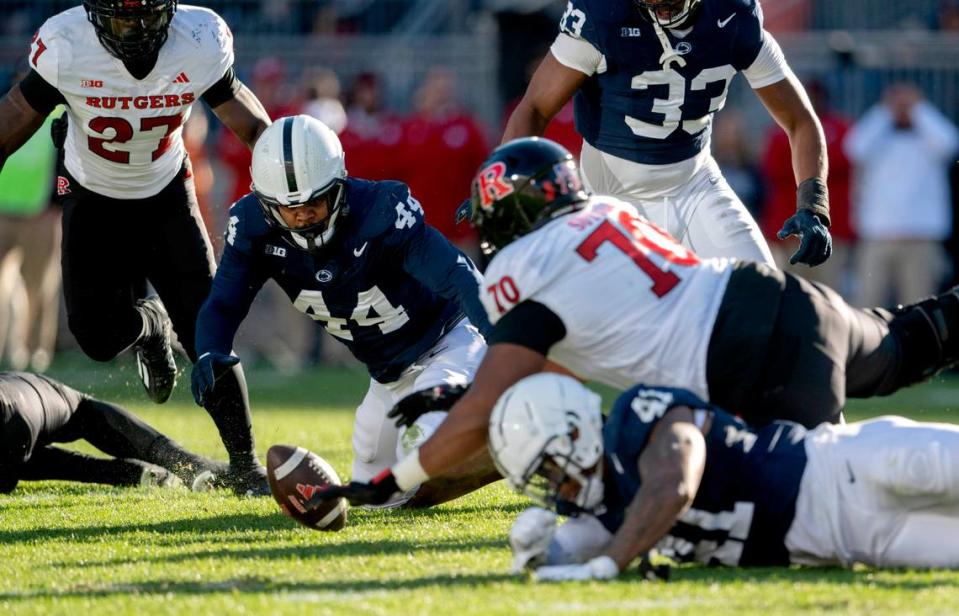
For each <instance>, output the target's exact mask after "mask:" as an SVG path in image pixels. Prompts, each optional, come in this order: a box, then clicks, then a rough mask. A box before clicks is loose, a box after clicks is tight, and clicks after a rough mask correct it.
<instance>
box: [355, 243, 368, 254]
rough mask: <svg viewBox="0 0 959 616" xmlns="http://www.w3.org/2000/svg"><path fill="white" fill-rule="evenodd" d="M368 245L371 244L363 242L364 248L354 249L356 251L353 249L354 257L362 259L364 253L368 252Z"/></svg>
mask: <svg viewBox="0 0 959 616" xmlns="http://www.w3.org/2000/svg"><path fill="white" fill-rule="evenodd" d="M367 244H369V242H363V245H362V246H360V247H359V248H354V249H353V256H354V257H362V256H363V253H364V252H366V245H367Z"/></svg>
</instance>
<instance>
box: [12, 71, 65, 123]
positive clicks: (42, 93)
mask: <svg viewBox="0 0 959 616" xmlns="http://www.w3.org/2000/svg"><path fill="white" fill-rule="evenodd" d="M20 92H21V93H23V98H25V99H26V100H27V103H28V104H29V105H30V106H31V107H33V110H34V111H36V112H37V113H39V114H40V115H48V114H49V113H50V112H51V111H53V109H54V108H55V107H56V106H57V105H61V104H64V105H65V104H66V102H67V101H66V99H65V98H64V97H63V94H61V93H60V90H57V89H56V88H54V87H53V86H52V85H50V84H49V83H48V82H47V81H46V80H45V79H44V78H43V77H41V76H40V73H38V72H36V71H35V70H31V71H30V72H29V73H27V75H26V77H24V78H23V80H22V81H20Z"/></svg>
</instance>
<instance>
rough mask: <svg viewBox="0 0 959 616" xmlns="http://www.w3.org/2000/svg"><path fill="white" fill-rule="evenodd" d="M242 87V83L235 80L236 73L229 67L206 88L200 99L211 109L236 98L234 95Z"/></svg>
mask: <svg viewBox="0 0 959 616" xmlns="http://www.w3.org/2000/svg"><path fill="white" fill-rule="evenodd" d="M242 87H243V82H242V81H240V80H239V79H237V78H236V72H235V71H234V70H233V67H232V66H231V67H230V68H228V69H227V70H226V73H225V74H224V75H223V77H221V78H220V80H219V81H217V82H216V83H214V84H213V85H212V86H210V87H209V88H207V90H206V92H204V93H203V94H202V95H200V97H201V98H202V99H203V102H205V103H206V104H207V105H208V106H209V107H210V108H211V109H212V108H214V107H219V106H220V105H222V104H223V103H225V102H227V101H228V100H230V99H232V98H233V97H234V96H236V93H237V92H239V91H240V88H242Z"/></svg>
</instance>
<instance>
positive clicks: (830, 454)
mask: <svg viewBox="0 0 959 616" xmlns="http://www.w3.org/2000/svg"><path fill="white" fill-rule="evenodd" d="M806 453H807V455H808V464H807V467H806V472H805V473H804V474H803V478H802V483H801V484H800V489H799V497H798V499H797V502H796V517H795V519H794V521H793V524H792V526H791V527H790V529H789V532H788V533H787V534H786V547H787V548H788V549H789V552H790V555H791V558H792V560H793V562H795V563H799V564H811V565H835V564H841V565H844V566H850V565H851V564H853V563H856V562H858V563H864V564H867V565H870V566H874V567H921V568H925V567H951V568H955V567H959V426H956V425H951V424H940V423H917V422H914V421H911V420H908V419H905V418H902V417H891V416H890V417H880V418H877V419H873V420H870V421H863V422H856V423H852V424H847V425H843V426H837V425H829V424H823V425H822V426H820V427H818V428H816V429H815V430H814V431H813V432H811V433H810V434H809V435H808V436H807V437H806Z"/></svg>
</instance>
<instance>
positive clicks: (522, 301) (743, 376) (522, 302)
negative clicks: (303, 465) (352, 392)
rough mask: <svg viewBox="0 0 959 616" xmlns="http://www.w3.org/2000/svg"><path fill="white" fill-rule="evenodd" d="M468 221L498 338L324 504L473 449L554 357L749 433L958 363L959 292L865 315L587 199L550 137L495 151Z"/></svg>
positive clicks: (382, 487)
mask: <svg viewBox="0 0 959 616" xmlns="http://www.w3.org/2000/svg"><path fill="white" fill-rule="evenodd" d="M473 223H474V224H475V225H476V226H477V227H478V229H479V231H480V237H481V239H482V240H483V242H484V244H485V247H486V250H487V251H489V252H490V253H493V252H495V256H494V257H493V260H492V262H491V263H490V265H489V267H488V268H487V270H486V272H485V278H486V282H485V283H484V289H483V291H484V292H483V294H482V299H483V304H484V306H485V307H486V311H487V314H488V315H489V318H490V321H492V322H493V323H494V329H493V332H492V334H490V337H489V339H488V343H489V345H490V346H489V349H488V350H487V353H486V356H485V358H484V359H483V362H482V363H481V365H480V367H479V369H478V371H477V373H476V379H475V381H474V382H473V385H472V386H471V387H470V389H469V390H468V391H467V392H466V394H465V395H464V396H463V397H462V398H460V399H459V400H458V401H457V402H456V404H455V405H454V406H453V407H452V409H451V411H450V415H449V417H448V418H447V420H446V421H444V422H443V424H442V425H441V426H440V427H439V428H438V429H437V430H436V432H435V433H434V434H433V436H432V437H431V438H430V439H429V440H427V441H426V443H424V444H423V445H422V446H421V447H420V449H418V450H417V451H416V452H415V453H413V454H411V455H410V456H407V457H406V458H405V459H404V460H402V461H400V462H399V463H397V464H396V465H394V466H393V467H392V470H391V472H388V473H384V474H382V475H381V476H379V477H378V478H377V479H376V480H374V481H373V482H370V483H369V484H356V483H353V484H351V485H349V486H343V487H338V488H335V489H331V490H329V491H324V492H321V493H319V495H318V498H333V497H336V496H347V497H348V498H350V499H352V500H353V501H356V502H377V501H381V500H385V499H387V498H389V496H390V495H391V494H393V493H394V492H396V491H397V490H401V491H402V490H408V489H410V488H411V487H412V486H415V485H417V484H419V483H421V482H423V481H425V480H426V479H427V478H435V477H442V476H444V475H445V474H446V473H448V472H450V470H451V469H454V468H455V467H456V466H457V465H458V464H460V463H461V462H462V461H463V460H464V459H471V458H476V457H477V456H480V455H481V454H482V453H483V452H484V451H485V449H486V447H485V445H486V433H487V423H488V421H489V416H490V412H491V411H492V408H493V405H494V404H495V403H496V400H497V399H498V398H499V396H500V395H501V394H502V393H503V392H504V391H505V390H506V389H507V388H508V387H509V386H510V385H512V384H513V383H515V382H517V381H518V380H520V379H521V378H523V377H525V376H529V375H530V374H534V373H537V372H541V371H543V370H545V369H549V368H550V362H555V363H556V364H559V365H560V366H562V367H563V368H566V369H568V370H569V371H570V372H572V373H573V374H575V375H576V376H577V377H581V378H583V379H587V380H595V381H599V382H601V383H605V384H606V385H609V386H612V387H615V388H617V389H621V390H625V389H626V388H629V387H632V386H633V385H634V384H636V383H659V384H662V385H664V386H669V387H683V388H688V389H689V390H691V391H692V392H693V393H694V394H695V395H696V396H698V397H700V398H701V399H703V400H707V401H709V402H712V403H714V404H716V405H718V406H720V407H722V408H731V409H736V412H738V413H740V414H741V415H742V416H743V417H744V418H745V419H746V420H747V421H749V422H751V423H753V424H755V425H765V424H767V423H769V422H770V421H772V420H774V419H789V420H792V421H796V422H798V423H801V424H803V425H805V426H807V427H814V426H816V425H818V424H820V423H821V422H823V421H832V422H835V421H838V420H839V418H840V413H841V412H842V408H843V405H844V404H845V401H846V396H853V397H861V398H864V397H869V396H876V395H886V394H890V393H892V392H894V391H896V390H898V389H899V388H901V387H905V386H908V385H912V384H913V383H918V382H920V381H922V380H924V379H926V378H928V377H929V376H930V375H932V374H934V373H936V372H937V371H938V370H940V369H942V368H943V367H945V366H949V365H951V364H953V363H955V362H956V360H957V359H959V335H957V333H959V295H957V293H956V290H955V289H953V290H952V291H950V292H949V293H946V294H944V295H942V296H939V297H936V298H929V299H926V300H923V301H922V302H919V303H918V304H914V305H911V306H906V307H903V308H900V309H898V310H897V311H895V312H889V311H886V310H882V309H872V310H861V309H857V308H853V307H851V306H849V305H848V304H846V302H845V301H843V299H842V298H841V297H840V296H839V295H838V294H837V293H835V292H834V291H832V290H831V289H829V288H827V287H825V286H822V285H819V284H814V283H810V282H807V281H806V280H804V279H802V278H799V277H796V276H792V275H790V274H786V273H783V272H780V271H777V270H773V269H771V268H769V267H767V266H765V265H762V264H756V263H745V262H738V261H734V260H729V259H702V260H701V259H699V258H698V257H697V256H696V255H695V254H694V253H692V252H690V251H689V250H686V249H685V248H683V247H682V246H680V245H678V244H677V243H676V242H675V240H673V238H671V237H670V236H669V235H668V234H667V233H665V232H664V231H662V230H661V229H659V228H658V227H656V226H655V225H652V224H650V223H649V222H648V221H647V220H645V219H644V218H642V217H641V216H639V215H638V214H637V213H636V210H635V209H634V208H633V207H632V206H630V205H629V204H627V203H625V202H623V201H619V200H618V199H613V198H610V197H603V196H598V195H595V196H590V195H589V194H588V193H587V191H586V190H584V188H583V185H582V183H581V181H580V179H579V175H578V173H577V168H576V163H575V162H574V161H573V158H572V156H571V155H570V154H569V152H567V151H566V150H565V149H563V148H562V147H560V146H559V145H557V144H555V143H553V142H551V141H548V140H544V139H537V138H528V139H519V140H516V141H513V142H511V143H508V144H506V145H503V146H500V147H499V148H497V149H496V150H495V151H494V152H493V154H492V156H491V157H490V158H489V160H488V161H487V162H486V163H485V164H484V165H483V167H482V168H481V169H480V172H479V174H478V176H477V178H476V180H475V182H474V186H473ZM497 251H498V252H497ZM402 410H403V409H400V411H402ZM411 414H412V409H411ZM410 419H411V416H405V417H400V420H401V421H407V422H408V421H409V420H410Z"/></svg>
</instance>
